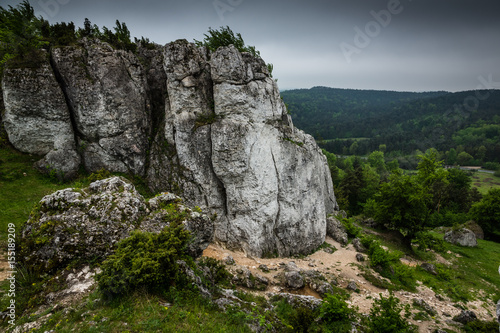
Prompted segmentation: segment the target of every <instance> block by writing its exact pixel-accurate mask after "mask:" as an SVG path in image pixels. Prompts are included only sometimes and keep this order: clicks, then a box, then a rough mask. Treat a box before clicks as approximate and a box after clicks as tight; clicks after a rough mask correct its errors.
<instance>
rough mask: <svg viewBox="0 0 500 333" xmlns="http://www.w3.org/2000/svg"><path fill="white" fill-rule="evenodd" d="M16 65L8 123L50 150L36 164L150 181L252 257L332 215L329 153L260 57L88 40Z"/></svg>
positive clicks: (13, 132) (287, 244)
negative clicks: (302, 124) (29, 65)
mask: <svg viewBox="0 0 500 333" xmlns="http://www.w3.org/2000/svg"><path fill="white" fill-rule="evenodd" d="M139 57H140V59H141V60H140V61H139ZM50 66H52V69H53V70H52V69H51V67H50ZM21 71H26V72H22V73H21V72H20V73H17V72H16V73H13V74H12V75H11V76H7V77H5V78H4V80H3V86H4V91H3V96H4V98H5V103H6V109H9V110H11V111H12V112H10V111H9V112H10V113H9V112H7V111H6V117H5V119H4V122H5V124H6V126H5V127H6V129H7V131H8V133H9V137H12V139H11V141H12V142H15V143H16V144H17V146H16V147H19V149H20V150H23V149H24V150H23V151H28V152H30V153H36V154H43V155H46V156H45V158H44V159H43V160H41V161H39V162H38V163H37V167H39V168H40V169H42V170H48V171H51V170H55V171H56V172H59V171H60V173H56V175H57V176H59V177H60V178H69V177H71V176H72V175H74V174H75V173H76V171H77V170H78V167H79V165H80V164H81V163H83V165H84V166H85V168H86V169H87V170H88V171H91V172H94V171H98V170H100V169H102V168H104V169H107V170H109V171H114V172H124V173H130V174H134V175H139V176H146V179H147V182H148V185H149V186H150V188H151V189H153V190H154V191H157V192H161V191H169V192H173V193H176V194H178V195H182V197H183V198H184V199H185V200H186V203H187V204H189V205H191V206H194V205H197V206H200V207H202V208H203V209H204V210H205V211H210V212H211V213H215V214H217V215H216V216H217V219H216V224H215V234H214V237H215V240H216V241H217V242H220V243H223V244H225V245H226V246H227V247H229V248H231V249H238V250H243V251H245V252H246V253H248V254H250V255H254V256H265V255H280V256H289V255H294V254H301V253H307V252H311V251H313V250H314V249H316V248H317V247H318V246H320V245H321V244H322V243H323V242H324V240H325V236H326V229H327V222H326V216H327V215H328V214H333V213H335V212H336V210H338V206H337V203H336V201H335V196H334V193H333V186H332V181H331V176H330V172H329V169H328V166H327V162H326V158H325V156H324V155H323V154H322V152H321V150H320V149H319V147H318V146H317V145H316V143H315V141H314V139H313V138H312V137H311V136H309V135H306V134H305V133H304V132H302V131H300V130H298V129H296V128H294V126H293V124H292V121H291V118H290V116H289V115H288V113H287V110H286V107H285V105H284V103H283V101H282V100H281V98H280V95H279V90H278V87H277V85H276V82H275V81H274V80H273V79H272V78H271V77H270V75H269V72H268V69H267V66H266V64H265V62H264V61H263V60H262V59H260V58H259V57H254V56H252V55H251V54H249V53H240V52H239V51H238V50H237V49H236V48H235V47H234V46H229V47H222V48H219V49H218V50H217V51H215V52H213V53H210V52H208V50H207V49H205V48H199V47H196V46H195V45H194V44H192V43H189V42H187V41H185V40H179V41H176V42H173V43H170V44H167V45H166V46H165V48H164V49H161V48H160V47H159V46H154V45H153V46H144V45H140V46H139V47H138V52H137V55H136V54H133V53H131V52H126V51H122V50H115V49H113V48H112V47H111V46H110V45H108V44H107V43H104V42H101V41H99V40H93V39H87V38H83V39H82V40H80V41H79V42H78V43H76V44H75V45H72V46H64V47H56V48H53V50H52V51H51V61H50V63H49V61H46V63H45V64H43V65H42V67H41V68H39V69H34V70H32V69H29V70H28V69H23V70H21ZM30 75H31V76H30ZM27 78H30V80H31V81H29V82H28V81H27V80H28V79H27ZM16 80H17V81H16ZM30 82H31V83H30ZM31 86H33V87H31ZM29 95H32V96H29ZM26 96H29V98H30V99H28V101H30V102H29V103H26ZM44 103H45V104H44ZM47 103H48V104H47ZM31 104H33V105H35V106H36V107H35V108H31V106H29V105H31ZM28 106H29V107H28ZM36 110H41V111H40V112H36ZM23 112H24V113H26V115H25V114H24V113H23ZM25 123H28V124H29V126H26V125H25ZM35 132H36V133H35ZM32 134H36V135H37V136H36V137H37V138H39V139H36V140H31V136H32ZM148 139H150V141H151V142H149V140H148ZM75 147H78V149H75ZM80 157H81V159H80ZM146 166H149V168H147V169H146ZM153 224H154V223H153ZM339 239H341V241H342V242H344V241H345V237H343V234H339ZM204 242H205V241H203V243H204ZM344 243H345V242H344Z"/></svg>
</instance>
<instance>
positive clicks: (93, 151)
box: [52, 38, 150, 175]
mask: <svg viewBox="0 0 500 333" xmlns="http://www.w3.org/2000/svg"><path fill="white" fill-rule="evenodd" d="M52 59H53V63H54V69H55V71H56V73H57V75H58V76H59V77H60V79H61V81H62V83H63V89H64V92H65V94H66V96H67V98H68V101H69V108H70V109H71V111H72V113H73V116H74V121H75V126H76V132H77V136H78V141H79V142H78V145H79V148H80V150H81V151H82V155H83V162H84V164H85V168H86V169H87V170H88V171H92V172H93V171H97V170H99V169H102V168H105V169H107V170H110V171H117V172H130V173H132V174H135V175H144V174H145V164H146V152H147V150H148V141H147V139H148V135H149V131H150V110H149V101H148V100H147V93H146V85H147V82H146V79H145V75H144V70H143V68H142V66H141V64H140V62H139V60H138V58H137V57H136V56H135V55H133V54H132V53H131V52H126V51H122V50H114V49H113V48H112V47H111V46H110V45H108V44H107V43H103V42H100V41H99V40H88V39H85V38H84V39H83V40H82V41H81V43H80V44H79V45H76V46H65V47H60V48H54V49H53V51H52Z"/></svg>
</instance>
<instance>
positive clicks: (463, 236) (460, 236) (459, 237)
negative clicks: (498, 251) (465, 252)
mask: <svg viewBox="0 0 500 333" xmlns="http://www.w3.org/2000/svg"><path fill="white" fill-rule="evenodd" d="M443 239H444V240H445V241H446V242H448V243H452V244H456V245H461V246H467V247H475V246H477V240H476V235H475V234H474V233H473V232H472V231H470V230H469V229H466V228H462V229H460V230H457V231H455V230H451V231H448V232H447V233H446V234H445V235H444V238H443Z"/></svg>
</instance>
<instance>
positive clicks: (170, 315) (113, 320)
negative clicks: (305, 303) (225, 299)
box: [19, 291, 250, 333]
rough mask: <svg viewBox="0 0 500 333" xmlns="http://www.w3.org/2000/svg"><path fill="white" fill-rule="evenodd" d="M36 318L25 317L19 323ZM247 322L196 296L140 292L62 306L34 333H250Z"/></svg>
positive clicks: (238, 315)
mask: <svg viewBox="0 0 500 333" xmlns="http://www.w3.org/2000/svg"><path fill="white" fill-rule="evenodd" d="M45 314H46V313H42V314H41V315H39V316H37V317H41V316H44V315H45ZM37 317H30V316H28V317H23V318H21V320H20V321H19V323H20V324H21V323H23V322H28V321H32V320H34V319H36V318H37ZM245 320H247V318H246V317H245V316H243V315H241V314H239V313H238V312H228V313H223V312H221V311H220V310H218V309H216V308H215V307H214V306H213V305H210V304H209V303H208V302H207V301H205V300H203V299H201V298H200V297H199V296H198V295H196V294H190V293H176V292H175V291H174V292H170V293H169V294H167V295H164V296H162V297H160V296H155V295H150V294H147V293H145V292H137V293H135V294H133V295H130V296H128V297H123V298H118V299H114V300H112V301H110V302H104V301H102V300H101V299H100V295H99V293H98V292H94V293H93V294H91V295H90V296H89V297H88V299H87V300H86V302H84V303H83V306H81V307H79V308H78V309H72V308H70V309H65V308H61V307H59V310H56V311H55V312H54V313H53V314H52V315H51V316H50V318H49V320H48V321H47V322H46V323H45V324H44V325H42V327H41V328H40V329H38V330H35V331H34V332H44V331H50V330H55V331H57V332H242V333H243V332H250V329H248V327H247V326H246V325H244V324H243V323H244V322H245Z"/></svg>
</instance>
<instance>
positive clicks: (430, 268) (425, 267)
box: [420, 262, 438, 275]
mask: <svg viewBox="0 0 500 333" xmlns="http://www.w3.org/2000/svg"><path fill="white" fill-rule="evenodd" d="M420 268H422V269H423V270H424V271H426V272H427V273H431V274H432V275H438V272H437V270H436V266H434V265H433V264H429V263H426V262H424V263H423V264H421V265H420Z"/></svg>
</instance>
